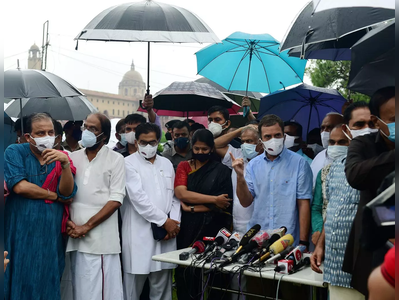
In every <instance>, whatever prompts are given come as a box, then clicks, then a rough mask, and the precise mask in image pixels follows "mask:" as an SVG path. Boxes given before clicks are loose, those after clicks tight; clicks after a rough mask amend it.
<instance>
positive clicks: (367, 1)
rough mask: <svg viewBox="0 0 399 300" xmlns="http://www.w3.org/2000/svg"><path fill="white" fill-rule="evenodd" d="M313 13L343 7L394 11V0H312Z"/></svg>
mask: <svg viewBox="0 0 399 300" xmlns="http://www.w3.org/2000/svg"><path fill="white" fill-rule="evenodd" d="M313 7H314V12H316V13H317V12H320V11H323V10H327V9H333V8H343V7H379V8H387V9H395V0H334V1H332V0H313Z"/></svg>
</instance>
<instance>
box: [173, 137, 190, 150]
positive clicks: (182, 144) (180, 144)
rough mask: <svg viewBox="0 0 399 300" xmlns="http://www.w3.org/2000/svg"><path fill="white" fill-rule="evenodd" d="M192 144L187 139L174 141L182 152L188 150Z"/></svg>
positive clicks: (181, 138)
mask: <svg viewBox="0 0 399 300" xmlns="http://www.w3.org/2000/svg"><path fill="white" fill-rule="evenodd" d="M189 143H190V140H189V138H187V137H180V138H177V139H175V140H174V144H175V146H176V147H177V148H179V149H180V150H184V149H186V148H187V145H188V144H189Z"/></svg>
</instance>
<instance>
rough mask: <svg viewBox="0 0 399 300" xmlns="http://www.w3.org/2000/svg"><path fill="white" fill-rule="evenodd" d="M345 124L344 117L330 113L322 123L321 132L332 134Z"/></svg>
mask: <svg viewBox="0 0 399 300" xmlns="http://www.w3.org/2000/svg"><path fill="white" fill-rule="evenodd" d="M342 123H344V116H343V115H341V114H338V113H329V114H327V116H326V117H325V118H324V119H323V122H322V123H321V127H320V132H323V131H326V132H331V131H332V130H333V128H334V127H335V126H337V125H339V124H342Z"/></svg>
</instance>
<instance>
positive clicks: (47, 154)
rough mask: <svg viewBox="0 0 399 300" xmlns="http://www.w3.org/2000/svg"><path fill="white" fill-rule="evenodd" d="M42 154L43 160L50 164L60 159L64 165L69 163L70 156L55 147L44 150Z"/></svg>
mask: <svg viewBox="0 0 399 300" xmlns="http://www.w3.org/2000/svg"><path fill="white" fill-rule="evenodd" d="M42 156H43V160H44V161H45V162H46V164H48V165H49V164H51V163H53V162H55V161H59V162H60V163H61V164H63V165H64V164H67V163H69V159H68V156H67V155H66V154H65V153H62V152H61V151H58V150H55V149H46V150H44V151H43V152H42Z"/></svg>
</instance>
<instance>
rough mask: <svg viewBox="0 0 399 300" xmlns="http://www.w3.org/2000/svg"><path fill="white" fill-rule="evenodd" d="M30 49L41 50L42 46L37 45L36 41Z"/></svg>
mask: <svg viewBox="0 0 399 300" xmlns="http://www.w3.org/2000/svg"><path fill="white" fill-rule="evenodd" d="M29 50H30V51H40V48H39V47H38V46H37V45H36V43H34V44H33V45H32V46H31V47H30V49H29Z"/></svg>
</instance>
